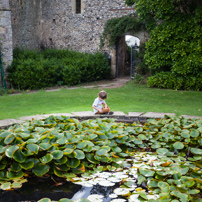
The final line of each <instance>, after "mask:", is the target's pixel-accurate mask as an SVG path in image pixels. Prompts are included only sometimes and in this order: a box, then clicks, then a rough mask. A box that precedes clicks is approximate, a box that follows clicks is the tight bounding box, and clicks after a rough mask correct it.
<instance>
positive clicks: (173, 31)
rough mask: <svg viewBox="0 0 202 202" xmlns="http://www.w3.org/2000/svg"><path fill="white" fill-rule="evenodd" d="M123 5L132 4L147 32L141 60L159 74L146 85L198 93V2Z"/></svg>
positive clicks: (201, 47) (201, 54)
mask: <svg viewBox="0 0 202 202" xmlns="http://www.w3.org/2000/svg"><path fill="white" fill-rule="evenodd" d="M125 2H126V4H128V5H130V6H131V5H133V4H134V3H135V9H136V12H137V14H138V19H139V20H140V21H141V22H142V23H145V26H146V29H147V30H148V31H149V32H150V33H149V34H150V39H149V41H148V42H147V43H146V52H145V56H144V59H145V62H146V64H147V65H148V66H149V68H151V69H155V71H157V72H160V74H157V75H156V76H154V77H150V79H149V82H148V85H149V86H150V87H162V88H172V89H181V90H202V83H201V82H200V81H201V80H202V20H201V19H202V1H201V0H189V1H187V0H161V1H154V0H147V1H145V0H125ZM179 81H180V82H179ZM162 83H163V85H162ZM177 83H178V84H177ZM176 84H177V85H176Z"/></svg>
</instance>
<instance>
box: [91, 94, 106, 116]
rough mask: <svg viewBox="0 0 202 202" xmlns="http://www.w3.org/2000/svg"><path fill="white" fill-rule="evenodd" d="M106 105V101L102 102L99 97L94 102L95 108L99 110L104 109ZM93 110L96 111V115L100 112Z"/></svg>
mask: <svg viewBox="0 0 202 202" xmlns="http://www.w3.org/2000/svg"><path fill="white" fill-rule="evenodd" d="M104 104H106V102H105V101H104V100H102V101H101V100H100V99H99V97H97V98H96V99H95V100H94V102H93V105H94V106H95V107H97V108H98V109H102V108H103V105H104ZM93 110H94V113H95V114H96V113H97V112H98V110H96V109H94V108H93Z"/></svg>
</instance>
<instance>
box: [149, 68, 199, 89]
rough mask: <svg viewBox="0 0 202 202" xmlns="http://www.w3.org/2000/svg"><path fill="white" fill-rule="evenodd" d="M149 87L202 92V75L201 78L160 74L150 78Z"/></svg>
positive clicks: (168, 73)
mask: <svg viewBox="0 0 202 202" xmlns="http://www.w3.org/2000/svg"><path fill="white" fill-rule="evenodd" d="M147 86H148V87H157V88H167V89H175V90H197V91H201V90H202V74H201V76H200V77H194V76H193V75H187V76H186V77H183V76H177V75H176V74H174V73H171V72H160V73H157V74H155V75H154V76H152V77H149V78H148V82H147Z"/></svg>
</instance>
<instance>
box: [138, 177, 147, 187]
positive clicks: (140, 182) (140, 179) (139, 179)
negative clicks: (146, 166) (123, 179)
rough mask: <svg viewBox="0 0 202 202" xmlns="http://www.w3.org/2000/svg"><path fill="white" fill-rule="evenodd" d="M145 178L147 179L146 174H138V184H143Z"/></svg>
mask: <svg viewBox="0 0 202 202" xmlns="http://www.w3.org/2000/svg"><path fill="white" fill-rule="evenodd" d="M145 180H146V178H145V177H144V176H142V175H139V176H138V184H139V185H140V184H142V182H143V181H145Z"/></svg>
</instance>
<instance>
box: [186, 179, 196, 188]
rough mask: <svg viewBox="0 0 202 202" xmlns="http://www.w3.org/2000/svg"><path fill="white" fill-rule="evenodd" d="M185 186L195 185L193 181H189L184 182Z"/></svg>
mask: <svg viewBox="0 0 202 202" xmlns="http://www.w3.org/2000/svg"><path fill="white" fill-rule="evenodd" d="M185 185H186V186H187V187H193V186H194V185H195V181H194V180H189V181H186V182H185Z"/></svg>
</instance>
